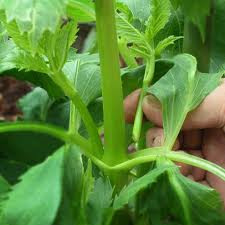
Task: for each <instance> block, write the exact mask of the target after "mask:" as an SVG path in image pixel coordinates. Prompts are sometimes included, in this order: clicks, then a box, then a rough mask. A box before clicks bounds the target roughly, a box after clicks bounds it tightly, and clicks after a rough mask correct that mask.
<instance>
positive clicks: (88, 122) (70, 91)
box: [52, 72, 103, 158]
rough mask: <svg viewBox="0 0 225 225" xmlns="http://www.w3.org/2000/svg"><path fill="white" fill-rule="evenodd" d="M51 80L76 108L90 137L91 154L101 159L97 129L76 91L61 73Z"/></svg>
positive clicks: (100, 146)
mask: <svg viewBox="0 0 225 225" xmlns="http://www.w3.org/2000/svg"><path fill="white" fill-rule="evenodd" d="M52 79H53V80H54V81H55V83H57V84H58V85H59V86H60V87H61V88H62V90H63V91H64V92H65V94H66V95H67V96H68V97H69V98H70V99H71V101H72V102H73V104H74V105H75V106H76V108H77V110H78V111H79V113H80V115H81V117H82V119H83V121H84V124H85V126H86V128H87V131H88V133H89V135H90V139H91V142H92V152H93V154H94V155H95V156H96V157H98V158H101V157H102V155H103V147H102V143H101V140H100V137H99V134H98V129H97V128H96V126H95V123H94V121H93V119H92V117H91V115H90V113H89V111H88V109H87V107H86V106H85V104H84V103H83V101H82V99H81V98H80V95H79V94H78V92H77V90H76V89H75V87H74V86H73V85H72V83H71V82H70V81H69V80H68V78H67V77H66V76H65V74H63V73H62V72H58V73H57V72H55V73H54V76H52Z"/></svg>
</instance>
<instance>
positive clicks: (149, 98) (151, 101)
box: [143, 95, 161, 109]
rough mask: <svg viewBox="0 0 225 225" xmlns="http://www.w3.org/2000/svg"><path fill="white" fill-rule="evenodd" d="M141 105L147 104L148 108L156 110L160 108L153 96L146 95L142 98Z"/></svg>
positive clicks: (158, 102)
mask: <svg viewBox="0 0 225 225" xmlns="http://www.w3.org/2000/svg"><path fill="white" fill-rule="evenodd" d="M143 104H147V105H148V106H151V107H153V108H156V109H160V108H161V104H160V101H159V100H158V99H157V98H156V97H154V96H153V95H147V96H146V97H145V98H144V101H143Z"/></svg>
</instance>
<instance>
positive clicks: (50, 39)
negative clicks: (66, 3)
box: [41, 20, 78, 71]
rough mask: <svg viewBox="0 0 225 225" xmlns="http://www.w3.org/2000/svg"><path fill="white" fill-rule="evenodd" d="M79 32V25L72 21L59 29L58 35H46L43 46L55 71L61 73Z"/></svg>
mask: <svg viewBox="0 0 225 225" xmlns="http://www.w3.org/2000/svg"><path fill="white" fill-rule="evenodd" d="M77 32H78V28H77V23H76V22H75V21H73V20H71V21H68V22H66V24H63V25H61V27H58V29H57V33H56V34H51V33H50V32H48V33H47V32H46V33H45V34H44V39H43V41H42V43H41V46H42V48H43V49H44V54H45V55H46V56H47V57H48V59H49V61H50V65H51V66H54V68H53V69H57V70H58V71H60V70H61V69H62V68H63V66H64V64H65V62H66V60H67V56H68V53H69V49H70V47H71V45H72V44H73V42H74V41H75V39H76V34H77Z"/></svg>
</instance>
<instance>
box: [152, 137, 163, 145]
mask: <svg viewBox="0 0 225 225" xmlns="http://www.w3.org/2000/svg"><path fill="white" fill-rule="evenodd" d="M162 145H163V136H157V137H156V138H155V139H154V140H153V143H152V147H160V146H162Z"/></svg>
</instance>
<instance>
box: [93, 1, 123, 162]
mask: <svg viewBox="0 0 225 225" xmlns="http://www.w3.org/2000/svg"><path fill="white" fill-rule="evenodd" d="M114 4H115V3H114V0H96V1H95V5H96V25H97V36H98V46H99V54H100V64H101V72H102V94H103V109H104V141H105V152H104V161H105V162H106V163H108V164H111V165H115V164H117V163H119V162H122V161H125V160H126V158H127V154H126V145H125V121H124V110H123V94H122V82H121V78H120V65H119V50H118V43H117V34H116V22H115V5H114Z"/></svg>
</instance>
